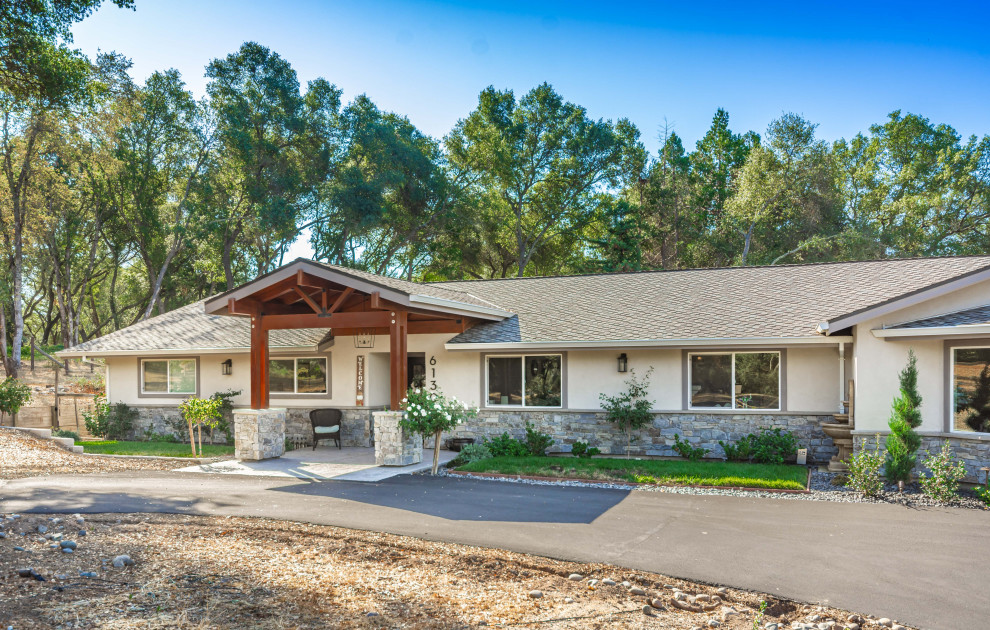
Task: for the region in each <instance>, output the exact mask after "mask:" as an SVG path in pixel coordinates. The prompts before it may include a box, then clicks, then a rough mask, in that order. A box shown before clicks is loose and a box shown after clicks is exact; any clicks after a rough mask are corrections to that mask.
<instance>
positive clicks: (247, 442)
mask: <svg viewBox="0 0 990 630" xmlns="http://www.w3.org/2000/svg"><path fill="white" fill-rule="evenodd" d="M284 452H285V409H235V410H234V456H235V457H236V458H237V459H241V460H248V461H258V460H262V459H272V458H273V457H281V456H282V453H284Z"/></svg>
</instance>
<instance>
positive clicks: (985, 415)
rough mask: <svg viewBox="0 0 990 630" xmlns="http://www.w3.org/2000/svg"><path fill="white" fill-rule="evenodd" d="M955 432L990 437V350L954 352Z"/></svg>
mask: <svg viewBox="0 0 990 630" xmlns="http://www.w3.org/2000/svg"><path fill="white" fill-rule="evenodd" d="M952 393H953V395H952V427H951V429H952V430H953V431H966V432H974V431H975V432H980V433H990V348H953V350H952Z"/></svg>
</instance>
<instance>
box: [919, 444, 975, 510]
mask: <svg viewBox="0 0 990 630" xmlns="http://www.w3.org/2000/svg"><path fill="white" fill-rule="evenodd" d="M925 454H926V455H927V456H928V457H926V458H925V461H924V465H925V468H927V469H928V470H929V472H930V473H931V474H930V475H928V476H924V475H923V476H921V477H919V478H918V483H920V484H921V491H922V492H924V493H925V496H927V497H928V498H930V499H933V500H935V501H938V502H939V503H949V502H951V501H952V500H953V499H955V498H956V495H957V494H958V492H959V481H960V480H961V479H962V478H963V477H965V476H966V466H965V464H963V463H962V462H961V461H958V460H957V459H956V456H955V455H953V454H952V447H951V446H949V443H948V442H942V448H941V449H940V450H939V452H938V453H935V454H934V455H932V454H931V453H930V452H928V451H925Z"/></svg>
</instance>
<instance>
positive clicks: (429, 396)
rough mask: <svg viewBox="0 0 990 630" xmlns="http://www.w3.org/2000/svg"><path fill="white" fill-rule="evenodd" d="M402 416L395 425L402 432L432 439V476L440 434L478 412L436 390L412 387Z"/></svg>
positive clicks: (437, 460)
mask: <svg viewBox="0 0 990 630" xmlns="http://www.w3.org/2000/svg"><path fill="white" fill-rule="evenodd" d="M402 406H403V410H404V411H405V415H404V416H403V417H402V420H400V421H399V425H400V426H402V428H403V429H405V430H406V431H411V432H413V433H416V434H418V435H421V436H423V439H424V440H425V439H426V438H427V437H428V436H430V435H432V436H433V437H434V440H433V474H434V475H435V474H437V466H438V465H439V463H440V435H441V434H442V433H443V432H444V431H450V430H451V429H453V428H454V427H456V426H457V425H459V424H460V423H461V422H463V421H464V420H466V419H467V418H474V417H475V416H477V415H478V409H477V408H474V409H472V408H471V407H470V406H468V404H467V403H465V402H461V401H459V400H457V397H456V396H452V397H450V398H447V397H445V396H444V395H443V393H441V392H440V391H439V390H436V391H428V390H426V389H423V388H418V387H415V388H412V389H410V390H409V392H408V393H407V394H406V397H405V398H403V399H402Z"/></svg>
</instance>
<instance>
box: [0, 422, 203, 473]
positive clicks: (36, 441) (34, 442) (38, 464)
mask: <svg viewBox="0 0 990 630" xmlns="http://www.w3.org/2000/svg"><path fill="white" fill-rule="evenodd" d="M188 465H189V462H188V461H181V460H161V459H144V458H135V459H127V458H122V457H100V456H94V455H83V454H79V453H73V452H71V451H69V450H67V449H64V448H62V447H61V446H59V445H58V444H57V443H55V442H53V441H51V440H45V439H42V438H38V437H35V436H34V435H31V434H30V433H25V432H24V431H18V430H17V429H11V428H9V427H0V479H16V478H18V477H37V476H40V475H66V474H77V475H85V474H91V473H104V472H120V471H124V470H173V469H176V468H182V467H185V466H188Z"/></svg>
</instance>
